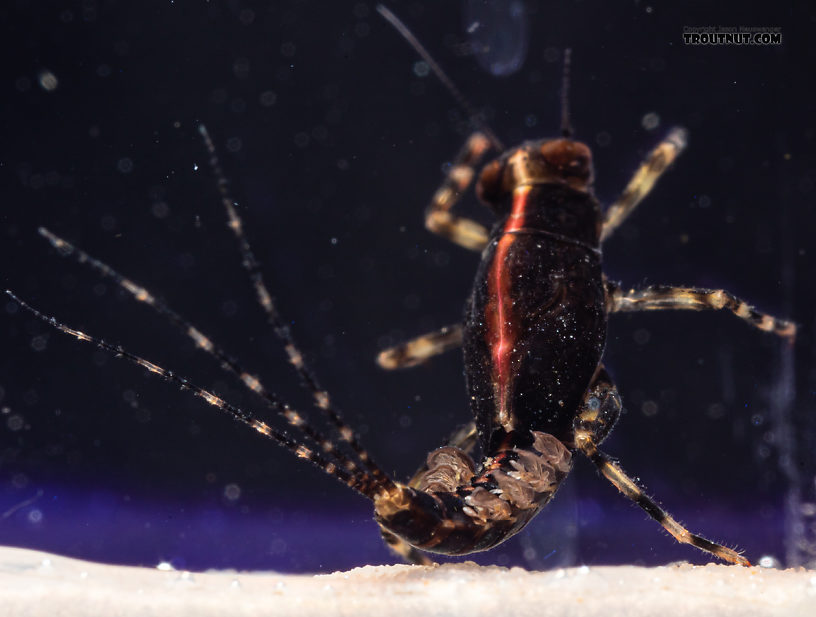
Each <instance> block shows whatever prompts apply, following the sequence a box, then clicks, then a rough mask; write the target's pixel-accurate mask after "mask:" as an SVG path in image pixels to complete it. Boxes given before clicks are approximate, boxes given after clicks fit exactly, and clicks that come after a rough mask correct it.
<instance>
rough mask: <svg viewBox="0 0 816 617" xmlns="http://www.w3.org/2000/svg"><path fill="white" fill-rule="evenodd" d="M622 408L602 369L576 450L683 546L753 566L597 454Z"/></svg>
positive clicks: (579, 425)
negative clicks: (698, 531) (688, 525)
mask: <svg viewBox="0 0 816 617" xmlns="http://www.w3.org/2000/svg"><path fill="white" fill-rule="evenodd" d="M621 407H622V404H621V399H620V396H619V395H618V390H617V388H616V387H615V385H614V384H613V383H612V380H611V378H610V377H609V375H608V374H607V373H606V370H605V369H604V368H603V366H601V367H599V370H598V373H597V375H596V376H595V378H594V379H593V383H592V385H591V386H590V387H589V389H588V390H587V393H586V394H585V395H584V402H583V403H582V405H581V409H580V410H579V413H578V416H577V418H576V421H575V444H574V445H575V447H576V448H578V449H579V450H580V451H581V452H583V453H584V454H585V455H586V456H587V458H589V460H591V461H592V462H593V463H594V464H595V466H596V467H597V468H598V470H599V471H600V472H601V473H602V474H603V476H604V477H605V478H606V479H607V480H609V481H610V482H611V483H612V484H613V485H614V486H615V488H617V489H618V490H619V491H620V492H621V493H623V494H624V495H625V496H626V497H628V498H629V499H631V500H632V501H634V502H635V503H636V504H637V505H638V506H640V507H641V508H643V510H644V511H645V512H646V514H648V515H649V516H650V517H652V518H653V519H654V520H656V521H657V522H658V523H660V524H661V525H662V526H663V528H664V529H665V530H666V531H668V532H669V533H670V534H671V535H672V536H673V537H674V538H675V540H677V541H678V542H682V543H684V544H691V545H692V546H695V547H697V548H699V549H700V550H703V551H706V552H708V553H711V554H712V555H714V556H716V557H719V558H720V559H724V560H725V561H730V562H731V563H737V564H740V565H743V566H749V565H751V564H750V563H749V562H748V560H747V559H745V558H744V557H743V556H742V555H740V554H739V553H737V552H736V551H733V550H731V549H730V548H726V547H725V546H721V545H720V544H717V543H715V542H712V541H710V540H706V539H705V538H703V537H702V536H698V535H697V534H693V533H691V532H689V531H688V530H687V529H686V528H685V527H683V526H682V525H681V524H680V523H678V522H677V521H676V520H675V519H673V518H672V517H671V515H670V514H669V513H668V512H666V511H665V510H664V509H663V508H661V507H660V506H659V505H658V504H657V503H656V502H655V501H654V500H653V499H652V498H651V497H648V496H647V495H646V494H645V493H644V492H643V490H642V489H641V488H640V487H639V486H638V485H637V484H635V482H634V481H633V480H632V479H631V478H630V477H629V476H627V475H626V473H625V472H624V471H623V469H621V468H620V466H619V465H618V464H617V463H615V462H614V461H613V460H612V459H611V458H609V456H608V455H606V454H604V453H603V452H601V451H600V450H598V444H599V443H601V442H602V441H603V440H604V439H605V438H606V436H607V435H608V434H609V432H610V431H611V430H612V428H613V427H614V425H615V422H616V421H617V419H618V417H619V415H620V412H621Z"/></svg>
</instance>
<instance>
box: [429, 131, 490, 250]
mask: <svg viewBox="0 0 816 617" xmlns="http://www.w3.org/2000/svg"><path fill="white" fill-rule="evenodd" d="M490 146H491V142H490V140H489V139H488V138H487V137H486V136H485V135H484V134H483V133H479V132H476V133H473V134H472V135H471V136H470V137H469V138H468V140H467V142H465V146H464V147H463V148H462V150H461V151H460V152H459V154H458V155H457V157H456V159H455V160H454V162H453V166H452V167H451V169H450V171H449V172H448V174H447V176H445V180H444V181H443V182H442V186H440V187H439V189H437V191H436V193H434V196H433V198H432V199H431V203H430V204H429V205H428V208H427V209H426V210H425V227H426V228H427V229H428V230H429V231H432V232H433V233H435V234H438V235H440V236H442V237H443V238H447V239H448V240H450V241H451V242H455V243H456V244H458V245H459V246H463V247H465V248H466V249H471V250H473V251H481V250H482V249H484V247H485V246H487V237H488V230H487V229H486V228H485V227H484V226H483V225H480V224H479V223H477V222H476V221H473V220H471V219H467V218H462V217H459V216H456V215H455V214H451V209H452V208H453V206H454V205H455V204H456V202H458V201H459V198H460V197H461V196H462V193H464V191H465V189H467V187H468V186H470V184H471V183H472V182H473V178H474V176H475V175H476V165H478V164H479V161H480V160H481V159H482V157H483V156H484V155H485V153H486V152H487V151H488V150H489V149H490Z"/></svg>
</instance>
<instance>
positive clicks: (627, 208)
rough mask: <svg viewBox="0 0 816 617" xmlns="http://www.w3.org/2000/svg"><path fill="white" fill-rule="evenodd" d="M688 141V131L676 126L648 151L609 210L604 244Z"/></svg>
mask: <svg viewBox="0 0 816 617" xmlns="http://www.w3.org/2000/svg"><path fill="white" fill-rule="evenodd" d="M687 138H688V133H687V131H686V130H685V129H683V128H680V127H674V128H673V129H672V130H671V131H669V134H668V135H666V138H665V139H664V140H663V141H661V142H660V143H659V144H657V146H656V147H655V148H654V150H652V151H651V152H649V154H648V155H647V156H646V159H645V160H644V161H643V162H642V163H641V164H640V167H638V169H637V171H636V172H635V175H634V176H632V179H631V180H630V181H629V184H627V185H626V188H625V189H623V193H621V195H620V197H618V198H617V199H616V200H615V202H614V203H612V204H611V205H610V206H609V207H608V208H607V210H606V215H605V216H604V223H603V230H602V231H601V242H603V241H604V240H606V239H607V238H608V237H609V236H611V235H612V232H613V231H615V229H617V228H618V227H619V226H620V224H621V223H623V221H624V220H625V219H626V217H628V216H629V215H630V214H631V213H632V211H633V210H634V209H635V208H636V207H637V205H638V204H639V203H640V202H641V201H643V198H644V197H646V195H648V194H649V191H651V190H652V187H654V185H655V182H657V180H658V178H660V176H661V175H662V174H663V172H664V171H666V169H667V168H668V167H669V165H671V164H672V162H674V159H676V158H677V156H678V155H679V154H680V153H681V152H682V151H683V149H684V148H685V147H686V143H687Z"/></svg>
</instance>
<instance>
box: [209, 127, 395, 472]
mask: <svg viewBox="0 0 816 617" xmlns="http://www.w3.org/2000/svg"><path fill="white" fill-rule="evenodd" d="M198 131H199V133H200V134H201V138H202V139H203V140H204V145H205V146H206V148H207V152H208V153H209V155H210V168H211V169H212V171H213V175H215V178H216V182H217V184H218V191H219V192H220V193H221V203H222V204H223V206H224V209H225V210H226V212H227V219H228V227H229V228H230V229H231V230H232V231H233V233H234V234H235V239H236V240H237V241H238V248H239V250H240V253H241V264H242V265H243V266H244V269H245V270H246V271H247V273H248V274H249V278H250V281H251V282H252V285H253V287H254V288H255V293H256V295H257V296H258V302H259V303H260V305H261V307H262V308H263V310H264V312H265V313H266V319H267V322H268V323H269V325H270V326H272V330H273V331H274V332H275V335H276V336H277V337H278V339H279V340H280V341H281V343H283V346H284V349H285V350H286V354H287V356H288V357H289V362H290V364H291V365H292V366H293V367H294V369H295V371H297V374H298V376H300V379H301V383H302V384H303V386H304V387H305V388H306V389H308V390H309V391H310V392H311V393H312V397H313V399H314V404H315V406H316V407H318V408H319V409H320V410H321V411H322V412H323V413H324V414H325V415H326V417H327V418H328V420H329V421H330V422H331V423H332V424H333V425H334V427H335V428H336V429H337V432H338V434H339V435H340V439H342V440H343V441H344V442H346V443H347V444H348V445H349V446H350V447H351V449H352V450H354V452H355V453H356V454H357V456H358V457H359V459H360V460H361V461H363V463H364V464H365V465H366V467H368V469H369V471H370V472H371V474H372V475H373V476H374V477H375V478H376V479H377V480H379V481H380V482H382V483H383V485H386V486H389V485H391V480H390V479H389V478H388V476H387V475H386V474H385V473H384V472H383V471H382V470H381V469H380V468H379V467H378V466H377V465H376V464H374V462H373V461H372V460H371V457H370V456H369V454H368V452H367V451H366V449H365V448H364V447H363V446H362V444H361V443H360V441H359V440H358V439H357V436H356V435H355V434H354V431H353V430H352V428H351V427H350V426H349V425H348V424H346V422H345V420H343V418H342V417H341V414H340V410H339V409H337V408H336V407H335V406H334V405H333V404H332V402H331V398H330V397H329V393H328V392H327V391H326V390H324V389H323V388H322V387H321V386H320V384H319V383H318V381H317V378H316V377H315V375H314V372H313V371H312V370H311V368H310V367H309V366H308V364H306V361H305V359H304V357H303V353H302V352H301V351H300V348H299V347H298V345H297V343H296V342H295V340H294V338H293V337H292V332H291V331H290V329H289V326H288V325H287V324H286V323H284V321H283V320H282V319H281V316H280V314H279V313H278V309H277V307H276V306H275V302H274V300H273V299H272V295H271V294H270V293H269V290H268V289H267V287H266V283H264V279H263V273H262V272H261V264H260V263H259V262H258V260H257V259H256V258H255V254H254V253H253V252H252V247H251V246H250V244H249V240H248V239H247V237H246V234H245V233H244V226H243V221H242V220H241V217H240V216H239V214H238V211H237V209H236V205H237V204H236V202H235V200H234V199H233V198H232V195H231V194H230V191H229V182H228V181H227V178H226V176H225V175H224V172H223V170H222V169H221V164H220V163H219V161H218V154H217V153H216V151H215V144H213V141H212V139H211V138H210V134H209V132H208V131H207V128H206V127H205V126H204V125H203V124H199V125H198Z"/></svg>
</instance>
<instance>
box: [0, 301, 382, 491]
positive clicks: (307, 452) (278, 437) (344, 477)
mask: <svg viewBox="0 0 816 617" xmlns="http://www.w3.org/2000/svg"><path fill="white" fill-rule="evenodd" d="M6 294H7V295H8V296H9V297H10V298H11V299H12V300H14V301H15V302H16V303H17V304H19V305H20V306H21V307H23V308H24V309H26V310H27V311H29V312H30V313H31V314H32V315H34V316H35V317H36V318H37V319H40V320H42V321H44V322H46V323H47V324H48V325H50V326H51V327H53V328H56V329H57V330H59V331H60V332H63V333H64V334H68V335H70V336H73V337H75V338H76V339H77V340H80V341H84V342H87V343H92V344H94V345H96V346H97V347H100V348H102V349H104V350H105V351H108V352H110V353H112V354H114V355H115V356H116V357H118V358H124V359H125V360H128V361H129V362H132V363H133V364H138V365H139V366H141V367H143V368H145V369H147V370H148V371H149V372H150V373H153V374H154V375H158V376H159V377H162V378H164V379H166V380H167V381H170V382H172V383H174V384H176V385H177V386H179V387H180V388H181V389H182V390H189V391H190V392H192V393H193V394H194V395H195V396H198V397H199V398H201V399H203V400H204V401H205V402H206V403H209V404H210V405H213V406H214V407H216V408H218V409H219V410H220V411H223V412H224V413H226V414H228V415H229V416H231V417H232V418H233V419H234V420H237V421H238V422H241V423H243V424H246V425H247V426H249V427H250V428H253V429H255V430H256V431H257V432H259V433H260V434H261V435H264V436H265V437H268V438H270V439H272V440H274V441H276V442H277V443H278V444H279V445H281V446H283V447H284V448H286V449H287V450H289V451H290V452H292V453H293V454H295V455H296V456H297V457H298V458H303V459H306V460H308V461H309V462H311V463H313V464H315V465H317V466H318V467H319V468H320V469H322V470H323V471H324V472H326V473H327V474H329V475H330V476H333V477H335V478H337V479H338V480H339V481H340V482H343V483H344V484H346V485H348V486H349V487H351V488H353V489H354V490H355V491H357V492H359V493H360V494H362V495H364V496H366V497H368V498H369V499H373V498H374V496H375V495H378V494H380V493H381V492H382V491H383V490H384V489H385V487H383V486H382V484H380V483H379V482H376V481H374V480H373V478H372V476H371V475H369V474H364V473H360V474H357V473H352V472H350V471H348V470H346V469H344V468H342V467H340V466H338V465H337V464H336V463H335V462H334V461H332V460H329V459H327V458H326V457H325V456H324V455H323V454H321V453H320V452H318V451H316V450H313V449H311V448H309V447H307V446H306V445H304V444H302V443H299V442H298V441H296V440H295V439H293V438H292V437H290V436H289V435H287V434H286V433H285V432H283V431H279V430H277V429H276V428H274V427H272V426H270V425H268V424H266V423H265V422H263V421H261V420H259V419H258V418H257V416H256V415H255V414H254V413H252V412H251V411H246V410H243V409H241V408H239V407H236V406H235V405H231V404H230V403H228V402H227V401H225V400H224V399H222V398H220V397H219V396H217V395H215V394H213V393H211V392H209V391H207V390H205V389H204V388H201V387H199V386H197V385H195V384H193V383H192V382H191V381H190V380H188V379H186V378H184V377H181V376H180V375H177V374H176V373H174V372H173V371H168V370H167V369H164V368H162V367H160V366H159V365H157V364H154V363H153V362H150V361H149V360H145V359H144V358H142V357H140V356H137V355H135V354H132V353H130V352H128V351H125V350H124V349H123V348H122V347H120V346H118V345H111V344H110V343H106V342H105V341H103V340H102V339H99V338H96V337H94V336H91V335H90V334H87V333H85V332H82V331H80V330H75V329H73V328H70V327H68V326H66V325H65V324H62V323H60V322H58V321H57V320H56V319H54V318H53V317H46V316H45V315H44V314H43V313H41V312H40V311H38V310H37V309H35V308H33V307H32V306H30V305H28V304H26V303H25V302H23V301H22V300H21V299H20V298H18V297H17V296H15V295H14V294H13V293H12V292H11V291H9V290H6Z"/></svg>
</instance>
